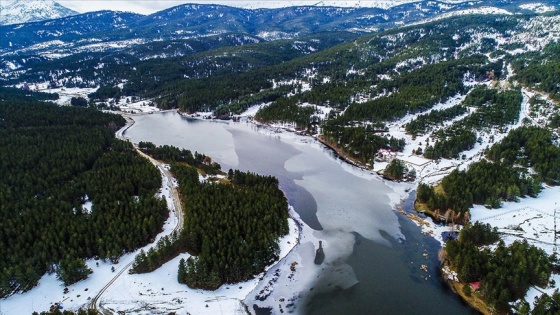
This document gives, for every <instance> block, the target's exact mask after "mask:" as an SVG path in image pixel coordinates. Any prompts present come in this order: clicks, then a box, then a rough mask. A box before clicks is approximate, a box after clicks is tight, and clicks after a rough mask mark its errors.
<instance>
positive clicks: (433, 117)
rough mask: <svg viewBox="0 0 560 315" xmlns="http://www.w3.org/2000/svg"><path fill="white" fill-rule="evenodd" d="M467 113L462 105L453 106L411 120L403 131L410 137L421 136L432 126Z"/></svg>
mask: <svg viewBox="0 0 560 315" xmlns="http://www.w3.org/2000/svg"><path fill="white" fill-rule="evenodd" d="M467 111H468V110H467V108H466V107H465V106H462V105H455V106H452V107H450V108H447V109H442V110H437V109H436V110H432V111H431V112H429V113H427V114H422V115H419V116H418V117H416V118H415V119H413V120H411V121H410V122H409V123H407V124H406V126H405V130H406V132H407V133H408V134H411V135H422V134H425V133H427V132H429V131H430V130H431V129H432V128H433V127H434V126H438V125H441V124H443V123H444V122H446V121H448V120H451V119H453V118H455V117H457V116H460V115H463V114H464V113H466V112H467Z"/></svg>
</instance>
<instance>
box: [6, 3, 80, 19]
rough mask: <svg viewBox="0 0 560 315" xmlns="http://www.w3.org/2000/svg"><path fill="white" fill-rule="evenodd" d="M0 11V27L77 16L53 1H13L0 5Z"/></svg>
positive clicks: (74, 12)
mask: <svg viewBox="0 0 560 315" xmlns="http://www.w3.org/2000/svg"><path fill="white" fill-rule="evenodd" d="M0 11H1V12H2V14H0V25H11V24H21V23H28V22H39V21H44V20H51V19H57V18H63V17H67V16H72V15H77V14H79V12H77V11H74V10H72V9H69V8H67V7H65V6H63V5H61V4H60V3H58V2H56V1H53V0H25V1H24V0H15V1H12V2H8V4H5V5H3V6H2V5H0Z"/></svg>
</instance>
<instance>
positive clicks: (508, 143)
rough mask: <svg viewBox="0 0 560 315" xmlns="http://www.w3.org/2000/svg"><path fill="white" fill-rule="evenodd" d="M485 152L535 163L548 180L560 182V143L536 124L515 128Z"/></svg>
mask: <svg viewBox="0 0 560 315" xmlns="http://www.w3.org/2000/svg"><path fill="white" fill-rule="evenodd" d="M486 156H487V157H488V158H490V159H492V160H494V161H503V162H504V163H509V164H511V165H514V164H515V165H522V166H524V167H532V168H533V169H534V170H535V171H536V172H537V173H538V174H539V175H540V176H541V178H542V179H543V180H544V181H545V182H547V183H548V184H553V185H558V184H560V147H558V146H557V145H555V144H554V142H553V135H552V133H551V132H550V130H547V129H544V128H540V127H534V126H531V127H521V128H517V129H515V130H512V131H510V133H509V134H508V135H507V136H506V137H505V138H504V139H503V140H502V141H500V143H497V144H495V145H493V146H492V148H490V150H488V152H487V153H486Z"/></svg>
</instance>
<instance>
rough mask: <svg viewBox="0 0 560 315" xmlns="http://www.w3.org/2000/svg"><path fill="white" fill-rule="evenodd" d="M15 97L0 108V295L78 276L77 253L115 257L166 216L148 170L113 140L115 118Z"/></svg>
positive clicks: (81, 270) (155, 178)
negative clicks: (50, 277)
mask: <svg viewBox="0 0 560 315" xmlns="http://www.w3.org/2000/svg"><path fill="white" fill-rule="evenodd" d="M18 93H19V92H15V93H14V95H15V97H14V98H11V94H10V93H9V92H5V91H4V94H3V96H2V97H3V99H2V102H1V105H0V121H1V122H2V124H0V147H2V150H0V161H1V163H0V217H1V218H0V265H1V266H2V269H1V270H0V297H4V296H7V295H10V294H12V293H13V292H17V291H26V290H29V289H30V288H32V287H33V286H35V285H36V283H37V281H38V280H39V279H40V277H41V276H42V275H43V274H44V273H45V272H56V273H57V275H58V277H59V279H61V280H62V281H63V282H64V283H66V284H70V283H73V282H75V281H78V280H80V279H83V278H84V277H86V276H87V274H88V273H89V272H90V271H89V269H88V268H87V266H86V265H85V264H84V261H83V259H85V258H92V257H99V258H101V259H110V260H113V261H116V260H118V258H119V257H120V256H121V255H122V254H123V253H124V252H128V251H132V250H134V249H136V248H137V247H139V246H141V245H144V244H146V243H148V242H149V241H150V239H152V238H153V237H154V236H155V235H156V234H157V233H158V231H159V230H160V229H161V226H162V224H163V221H164V219H165V218H166V216H167V206H166V203H165V201H164V200H161V199H159V198H157V197H156V196H155V194H156V192H157V191H158V189H159V188H160V187H161V176H160V174H159V172H158V171H157V169H156V168H155V167H153V165H151V164H150V163H149V162H148V161H147V160H145V159H144V158H141V157H140V156H139V155H138V154H137V153H136V152H135V150H134V148H133V147H132V145H131V144H129V143H127V142H122V141H119V140H116V139H115V138H114V131H115V129H116V128H118V127H120V126H122V125H124V120H123V118H122V117H120V116H117V115H111V114H104V113H101V112H98V111H95V110H90V109H84V108H74V107H58V106H55V105H52V104H48V103H42V102H38V101H34V100H32V99H27V100H26V99H22V98H21V97H20V95H18Z"/></svg>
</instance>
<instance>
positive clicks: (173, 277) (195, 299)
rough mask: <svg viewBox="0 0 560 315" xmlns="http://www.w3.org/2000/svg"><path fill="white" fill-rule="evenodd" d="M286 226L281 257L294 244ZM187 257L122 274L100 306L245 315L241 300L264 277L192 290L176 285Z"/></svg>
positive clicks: (131, 311)
mask: <svg viewBox="0 0 560 315" xmlns="http://www.w3.org/2000/svg"><path fill="white" fill-rule="evenodd" d="M292 212H293V211H292ZM289 225H290V232H289V234H288V235H286V236H284V237H282V238H281V239H280V241H279V245H280V257H281V258H283V257H285V256H286V255H287V254H288V253H289V252H290V251H291V250H292V248H293V247H294V246H295V245H296V244H297V243H298V236H299V231H298V226H297V224H296V222H295V220H293V219H291V218H290V219H289ZM188 257H189V254H186V253H185V254H181V255H179V256H178V257H176V258H174V259H173V260H171V261H169V262H167V263H166V264H164V265H163V266H162V267H160V268H158V269H157V270H155V271H154V272H151V273H147V274H133V275H129V274H123V275H122V276H121V277H119V279H118V280H117V281H115V283H114V284H113V285H112V286H111V287H110V288H109V289H108V290H107V291H106V292H105V294H103V296H102V297H101V300H100V305H101V306H102V307H103V308H104V309H107V310H109V311H111V312H113V313H117V312H124V313H126V314H169V313H170V312H176V313H177V314H246V312H245V307H244V305H243V304H242V301H243V299H245V297H246V296H247V295H248V294H249V292H251V291H252V290H253V289H254V288H255V287H256V286H257V285H258V283H259V281H260V280H259V279H260V278H261V277H263V276H264V274H260V275H257V276H256V277H255V278H254V279H252V280H249V281H245V282H241V283H236V284H224V285H222V286H221V287H220V288H218V289H217V290H216V291H205V290H195V289H191V288H189V287H187V286H186V285H184V284H180V283H178V282H177V268H178V266H179V260H181V259H182V258H184V259H185V260H186V259H187V258H188ZM282 262H283V260H280V262H279V263H278V264H281V263H282ZM276 266H277V264H273V265H272V266H269V267H268V269H270V268H276Z"/></svg>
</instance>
